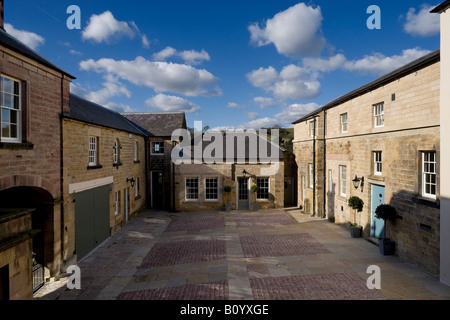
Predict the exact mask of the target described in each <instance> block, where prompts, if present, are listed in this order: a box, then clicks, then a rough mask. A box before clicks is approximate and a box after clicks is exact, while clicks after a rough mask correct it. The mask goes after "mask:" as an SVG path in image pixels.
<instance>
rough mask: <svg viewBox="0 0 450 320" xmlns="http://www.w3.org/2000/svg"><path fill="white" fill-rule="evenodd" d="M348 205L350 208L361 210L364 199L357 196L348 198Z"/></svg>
mask: <svg viewBox="0 0 450 320" xmlns="http://www.w3.org/2000/svg"><path fill="white" fill-rule="evenodd" d="M348 206H349V207H350V208H352V209H355V210H358V212H361V211H363V208H364V201H363V200H362V199H360V198H358V197H351V198H350V199H348Z"/></svg>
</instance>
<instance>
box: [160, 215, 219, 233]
mask: <svg viewBox="0 0 450 320" xmlns="http://www.w3.org/2000/svg"><path fill="white" fill-rule="evenodd" d="M222 228H225V218H223V217H205V218H201V217H200V218H186V219H177V220H174V221H172V222H170V223H169V225H168V226H167V228H166V230H165V231H166V232H176V231H199V230H205V229H222Z"/></svg>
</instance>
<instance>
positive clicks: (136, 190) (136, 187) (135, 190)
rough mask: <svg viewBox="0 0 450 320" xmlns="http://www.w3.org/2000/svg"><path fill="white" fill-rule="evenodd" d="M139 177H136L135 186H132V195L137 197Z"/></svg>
mask: <svg viewBox="0 0 450 320" xmlns="http://www.w3.org/2000/svg"><path fill="white" fill-rule="evenodd" d="M139 182H140V181H139V177H137V178H136V186H135V188H134V197H135V198H137V197H139Z"/></svg>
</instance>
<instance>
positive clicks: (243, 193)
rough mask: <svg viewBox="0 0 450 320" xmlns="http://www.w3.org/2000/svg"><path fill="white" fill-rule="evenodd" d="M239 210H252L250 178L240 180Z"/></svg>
mask: <svg viewBox="0 0 450 320" xmlns="http://www.w3.org/2000/svg"><path fill="white" fill-rule="evenodd" d="M238 186H239V190H238V191H239V192H238V209H239V210H250V194H249V193H250V190H249V188H248V178H238Z"/></svg>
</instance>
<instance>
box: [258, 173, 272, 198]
mask: <svg viewBox="0 0 450 320" xmlns="http://www.w3.org/2000/svg"><path fill="white" fill-rule="evenodd" d="M261 180H267V185H265V186H263V187H261V186H260V184H259V181H261ZM265 184H266V183H265ZM256 185H257V186H258V192H257V193H256V200H258V201H269V200H270V178H269V177H259V178H256ZM261 189H267V198H262V197H261V196H260V192H261Z"/></svg>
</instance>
